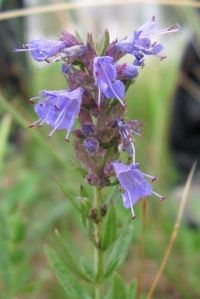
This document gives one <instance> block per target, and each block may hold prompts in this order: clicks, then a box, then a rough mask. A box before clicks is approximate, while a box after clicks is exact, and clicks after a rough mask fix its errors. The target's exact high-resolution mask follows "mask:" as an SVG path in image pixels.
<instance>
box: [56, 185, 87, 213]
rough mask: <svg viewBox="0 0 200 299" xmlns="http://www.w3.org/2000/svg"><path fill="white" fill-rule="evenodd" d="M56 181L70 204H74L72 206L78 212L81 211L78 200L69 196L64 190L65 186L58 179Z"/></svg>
mask: <svg viewBox="0 0 200 299" xmlns="http://www.w3.org/2000/svg"><path fill="white" fill-rule="evenodd" d="M57 183H58V185H59V186H60V188H61V190H62V191H63V193H64V194H65V195H66V197H67V199H68V200H69V201H70V202H71V203H72V205H73V206H74V208H75V209H76V210H77V211H78V212H79V213H82V210H81V206H80V204H79V202H78V201H77V198H73V196H70V195H69V194H68V192H67V191H66V189H65V187H64V186H63V185H62V184H61V183H60V182H59V181H57Z"/></svg>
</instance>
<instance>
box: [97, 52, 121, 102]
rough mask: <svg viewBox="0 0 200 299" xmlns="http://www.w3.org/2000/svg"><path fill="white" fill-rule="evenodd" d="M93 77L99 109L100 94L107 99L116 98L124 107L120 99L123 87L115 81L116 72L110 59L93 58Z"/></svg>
mask: <svg viewBox="0 0 200 299" xmlns="http://www.w3.org/2000/svg"><path fill="white" fill-rule="evenodd" d="M93 75H94V78H95V83H96V85H97V86H98V107H100V101H101V94H103V95H104V96H105V97H106V98H107V99H111V98H116V99H118V101H119V102H120V103H121V104H122V105H124V103H123V100H122V98H123V97H124V95H125V87H124V84H123V83H122V82H121V81H120V80H116V78H117V70H116V65H115V64H114V60H113V58H112V57H110V56H102V57H95V58H94V63H93Z"/></svg>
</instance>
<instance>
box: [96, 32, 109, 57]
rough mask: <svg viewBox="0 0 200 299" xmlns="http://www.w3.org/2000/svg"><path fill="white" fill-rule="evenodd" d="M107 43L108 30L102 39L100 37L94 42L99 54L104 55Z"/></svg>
mask: <svg viewBox="0 0 200 299" xmlns="http://www.w3.org/2000/svg"><path fill="white" fill-rule="evenodd" d="M109 43H110V36H109V32H108V31H107V30H106V31H105V33H104V35H103V37H102V39H100V40H99V41H98V43H97V44H96V51H97V53H98V55H99V56H102V55H104V52H105V50H106V48H107V47H108V45H109Z"/></svg>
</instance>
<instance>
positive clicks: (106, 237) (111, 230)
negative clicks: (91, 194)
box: [101, 204, 116, 251]
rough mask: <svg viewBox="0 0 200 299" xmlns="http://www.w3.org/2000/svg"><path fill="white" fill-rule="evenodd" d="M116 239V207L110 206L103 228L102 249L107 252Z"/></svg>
mask: <svg viewBox="0 0 200 299" xmlns="http://www.w3.org/2000/svg"><path fill="white" fill-rule="evenodd" d="M115 237H116V214H115V207H114V205H112V204H111V205H110V206H109V208H108V213H107V215H106V219H105V223H104V227H103V235H102V243H101V249H102V250H103V251H105V250H106V249H108V247H109V246H110V245H111V244H112V242H113V241H114V239H115Z"/></svg>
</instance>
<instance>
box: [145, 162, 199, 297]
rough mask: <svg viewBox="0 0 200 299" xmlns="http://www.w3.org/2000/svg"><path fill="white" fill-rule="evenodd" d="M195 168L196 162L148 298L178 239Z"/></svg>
mask: <svg viewBox="0 0 200 299" xmlns="http://www.w3.org/2000/svg"><path fill="white" fill-rule="evenodd" d="M195 168H196V163H194V164H193V166H192V169H191V171H190V174H189V176H188V179H187V181H186V184H185V187H184V190H183V194H182V197H181V201H180V205H179V209H178V213H177V217H176V221H175V224H174V228H173V232H172V235H171V239H170V242H169V245H168V247H167V250H166V252H165V255H164V257H163V260H162V263H161V265H160V268H159V270H158V273H157V275H156V277H155V279H154V281H153V283H152V285H151V288H150V291H149V293H148V295H147V299H151V298H152V295H153V293H154V290H155V288H156V286H157V284H158V281H159V279H160V277H161V274H162V272H163V270H164V267H165V265H166V263H167V260H168V258H169V256H170V253H171V250H172V247H173V244H174V242H175V240H176V237H177V234H178V230H179V227H180V224H181V220H182V218H183V212H184V209H185V206H186V203H187V199H188V193H189V189H190V186H191V183H192V178H193V175H194V171H195Z"/></svg>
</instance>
